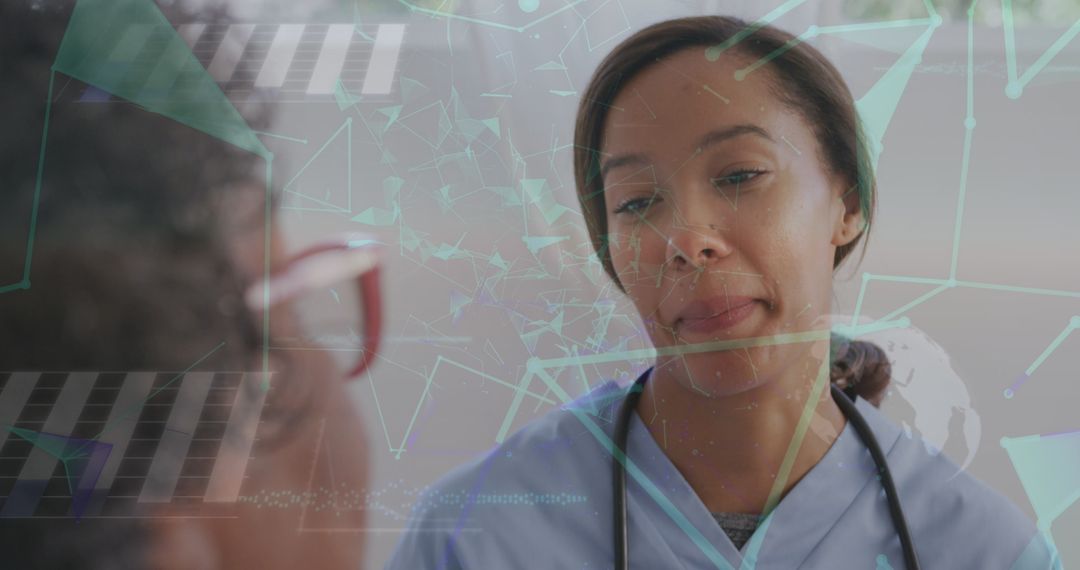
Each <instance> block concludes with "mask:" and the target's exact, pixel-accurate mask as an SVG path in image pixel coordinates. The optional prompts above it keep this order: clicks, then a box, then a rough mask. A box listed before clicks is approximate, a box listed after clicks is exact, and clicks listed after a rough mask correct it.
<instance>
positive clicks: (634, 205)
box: [615, 198, 656, 214]
mask: <svg viewBox="0 0 1080 570" xmlns="http://www.w3.org/2000/svg"><path fill="white" fill-rule="evenodd" d="M655 201H656V198H635V199H632V200H626V201H625V202H623V203H621V204H619V206H618V207H617V208H615V213H616V214H622V213H624V212H629V213H638V212H642V211H644V210H646V209H648V208H649V206H651V205H652V204H653V202H655Z"/></svg>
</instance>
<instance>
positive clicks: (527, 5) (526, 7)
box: [518, 0, 540, 14]
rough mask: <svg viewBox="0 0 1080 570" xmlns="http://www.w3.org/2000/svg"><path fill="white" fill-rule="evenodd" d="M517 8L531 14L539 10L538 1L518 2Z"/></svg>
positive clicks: (522, 0) (520, 0)
mask: <svg viewBox="0 0 1080 570" xmlns="http://www.w3.org/2000/svg"><path fill="white" fill-rule="evenodd" d="M518 8H521V11H522V12H527V13H530V14H531V13H533V12H535V11H536V10H537V9H539V8H540V0H518Z"/></svg>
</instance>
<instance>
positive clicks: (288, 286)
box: [245, 233, 382, 380]
mask: <svg viewBox="0 0 1080 570" xmlns="http://www.w3.org/2000/svg"><path fill="white" fill-rule="evenodd" d="M331 252H334V253H338V254H340V253H341V252H355V253H356V257H355V258H354V259H352V260H350V261H352V262H353V265H352V266H344V267H341V266H330V265H327V264H326V261H327V260H328V259H329V257H324V256H325V254H327V253H331ZM381 252H382V247H381V243H380V242H379V241H378V240H377V239H375V237H374V236H372V235H370V234H362V233H347V234H340V235H337V236H334V237H332V238H328V239H326V240H323V241H320V242H318V243H316V244H314V245H312V246H310V247H308V248H307V249H304V250H302V251H301V252H300V253H297V254H295V255H293V256H292V257H290V258H289V260H288V261H286V262H285V263H284V264H283V265H282V266H280V267H278V268H276V269H274V270H272V271H271V272H270V276H269V279H260V280H259V281H258V282H256V283H254V284H253V285H252V286H251V287H249V288H248V290H247V293H246V295H245V301H246V302H247V305H248V307H250V308H252V309H254V310H257V311H263V310H268V309H269V308H271V307H274V306H277V305H279V304H281V303H287V302H289V301H292V300H294V299H296V298H298V297H300V296H301V295H303V294H304V293H307V292H309V291H311V290H312V289H314V288H317V287H319V286H323V285H330V284H332V283H337V282H340V281H344V280H347V279H355V280H356V284H357V286H358V289H359V297H360V298H359V301H360V310H361V311H363V315H362V319H361V320H362V321H363V323H364V325H363V328H364V332H363V334H364V346H363V350H362V355H361V357H360V360H359V361H358V362H357V363H356V365H355V366H353V367H352V369H350V370H349V371H348V372H347V373H346V374H345V379H346V380H354V379H356V378H357V377H359V376H360V374H362V373H363V372H364V370H366V369H367V368H368V366H370V365H371V363H372V361H373V360H374V359H375V355H376V353H377V351H378V349H379V345H380V342H381V339H382V292H381V288H380V280H379V274H380V272H381V261H382V255H381ZM320 258H322V260H321V263H319V261H320ZM335 271H336V273H333V272H335Z"/></svg>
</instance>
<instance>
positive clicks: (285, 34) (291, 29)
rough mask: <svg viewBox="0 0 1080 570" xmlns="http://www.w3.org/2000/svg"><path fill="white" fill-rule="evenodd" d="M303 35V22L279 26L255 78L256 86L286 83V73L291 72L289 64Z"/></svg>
mask: <svg viewBox="0 0 1080 570" xmlns="http://www.w3.org/2000/svg"><path fill="white" fill-rule="evenodd" d="M303 35H304V25H303V24H282V25H281V26H278V30H277V34H275V35H274V41H273V43H271V44H270V53H268V54H267V55H266V61H264V62H263V66H262V70H261V71H259V76H258V77H256V78H255V87H281V85H282V84H283V83H285V75H286V74H288V72H289V65H290V64H292V60H293V56H295V55H296V48H297V47H298V46H299V45H300V37H301V36H303Z"/></svg>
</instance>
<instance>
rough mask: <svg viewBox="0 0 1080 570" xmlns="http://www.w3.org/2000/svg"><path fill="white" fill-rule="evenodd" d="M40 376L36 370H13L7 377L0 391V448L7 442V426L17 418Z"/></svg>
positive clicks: (13, 423)
mask: <svg viewBox="0 0 1080 570" xmlns="http://www.w3.org/2000/svg"><path fill="white" fill-rule="evenodd" d="M40 377H41V374H40V373H38V372H15V373H14V374H12V375H11V377H10V378H8V381H7V384H5V385H4V391H3V392H0V449H3V448H4V444H5V443H7V440H8V434H9V433H11V432H10V431H8V428H9V427H11V426H13V425H15V422H16V420H18V419H19V414H21V413H22V411H23V408H24V407H25V406H26V400H27V399H29V398H30V392H32V391H34V386H35V385H37V381H38V378H40Z"/></svg>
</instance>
